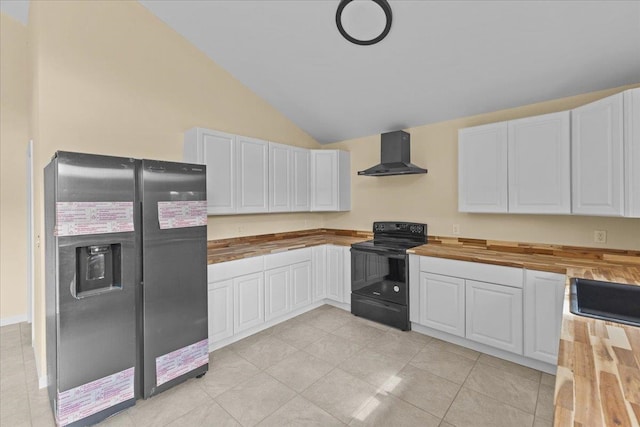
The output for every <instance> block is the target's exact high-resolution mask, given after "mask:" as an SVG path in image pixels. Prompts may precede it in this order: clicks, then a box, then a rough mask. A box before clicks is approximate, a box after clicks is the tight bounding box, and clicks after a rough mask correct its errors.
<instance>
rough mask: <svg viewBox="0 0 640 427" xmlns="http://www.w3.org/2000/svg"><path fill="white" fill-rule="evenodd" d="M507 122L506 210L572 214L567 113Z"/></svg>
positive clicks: (569, 137) (568, 117)
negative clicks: (507, 200) (507, 206)
mask: <svg viewBox="0 0 640 427" xmlns="http://www.w3.org/2000/svg"><path fill="white" fill-rule="evenodd" d="M507 123H508V149H507V152H508V159H509V160H508V170H509V179H508V187H509V209H508V211H509V212H513V213H546V214H569V213H571V180H570V178H571V167H570V165H571V160H570V146H571V131H570V125H571V123H570V113H569V112H568V111H562V112H559V113H553V114H545V115H542V116H535V117H527V118H524V119H519V120H511V121H509V122H507Z"/></svg>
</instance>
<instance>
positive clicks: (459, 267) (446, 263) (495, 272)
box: [420, 256, 524, 288]
mask: <svg viewBox="0 0 640 427" xmlns="http://www.w3.org/2000/svg"><path fill="white" fill-rule="evenodd" d="M420 271H424V272H427V273H436V274H443V275H445V276H453V277H460V278H463V279H472V280H477V281H480V282H490V283H497V284H500V285H505V286H511V287H514V288H522V284H523V281H524V272H523V269H522V268H515V267H505V266H502V265H492V264H481V263H478V262H468V261H458V260H453V259H446V258H435V257H424V256H423V257H420Z"/></svg>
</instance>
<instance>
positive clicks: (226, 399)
mask: <svg viewBox="0 0 640 427" xmlns="http://www.w3.org/2000/svg"><path fill="white" fill-rule="evenodd" d="M30 336H31V329H30V326H29V325H28V324H26V323H22V324H19V325H11V326H6V327H3V328H0V349H1V352H0V362H1V365H0V380H1V385H2V387H1V392H0V425H1V426H11V427H19V426H34V427H40V426H43V427H46V426H53V425H54V421H53V416H52V412H51V409H50V407H49V401H48V398H47V393H46V391H45V390H39V389H38V381H37V378H36V371H35V361H34V356H33V349H32V348H31V342H30ZM553 384H554V377H553V376H551V375H547V374H544V373H541V372H539V371H536V370H533V369H529V368H526V367H523V366H520V365H516V364H514V363H510V362H506V361H504V360H501V359H498V358H495V357H491V356H488V355H485V354H481V353H478V352H476V351H473V350H469V349H466V348H463V347H459V346H456V345H453V344H449V343H446V342H443V341H440V340H437V339H434V338H430V337H427V336H424V335H421V334H418V333H416V332H401V331H398V330H395V329H391V328H388V327H386V326H383V325H379V324H377V323H373V322H369V321H367V320H364V319H361V318H357V317H354V316H352V315H351V314H349V313H347V312H345V311H343V310H340V309H337V308H334V307H331V306H328V305H325V306H322V307H320V308H317V309H315V310H313V311H310V312H308V313H305V314H303V315H301V316H298V317H296V318H294V319H291V320H288V321H286V322H284V323H281V324H279V325H277V326H274V327H272V328H270V329H267V330H265V331H262V332H260V333H258V334H255V335H253V336H251V337H248V338H246V339H244V340H242V341H239V342H237V343H234V344H232V345H230V346H228V347H226V348H224V349H221V350H218V351H215V352H213V353H211V355H210V365H209V372H208V373H207V374H206V375H205V376H204V377H203V378H202V379H192V380H189V381H187V382H185V383H183V384H181V385H179V386H177V387H174V388H173V389H171V390H168V391H166V392H164V393H162V394H160V395H158V396H155V397H153V398H151V399H148V400H145V401H139V402H138V403H137V404H136V406H135V407H133V408H130V409H128V410H127V411H124V412H122V413H120V414H118V415H115V416H113V417H111V418H110V419H108V420H105V421H104V422H103V423H101V425H102V426H198V427H203V426H216V427H217V426H255V425H258V426H278V427H279V426H303V425H305V426H322V427H324V426H344V425H351V426H364V425H368V426H421V427H430V426H434V427H436V426H457V427H464V426H474V427H477V426H491V427H499V426H508V427H517V426H527V427H532V426H536V427H541V426H551V425H552V424H553V423H552V421H551V419H552V416H553V407H552V402H553Z"/></svg>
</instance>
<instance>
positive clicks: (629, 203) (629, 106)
mask: <svg viewBox="0 0 640 427" xmlns="http://www.w3.org/2000/svg"><path fill="white" fill-rule="evenodd" d="M624 160H625V168H624V170H625V185H624V188H625V201H624V210H625V212H624V215H625V216H630V217H634V218H639V217H640V88H636V89H631V90H628V91H625V92H624Z"/></svg>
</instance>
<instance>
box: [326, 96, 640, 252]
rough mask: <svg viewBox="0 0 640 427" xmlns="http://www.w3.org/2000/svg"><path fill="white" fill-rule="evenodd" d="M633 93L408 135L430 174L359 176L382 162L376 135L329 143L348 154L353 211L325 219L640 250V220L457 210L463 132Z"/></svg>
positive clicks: (416, 159)
mask: <svg viewBox="0 0 640 427" xmlns="http://www.w3.org/2000/svg"><path fill="white" fill-rule="evenodd" d="M636 86H637V85H636ZM630 87H633V86H627V87H622V88H616V89H611V90H605V91H600V92H594V93H589V94H584V95H579V96H574V97H570V98H564V99H559V100H554V101H549V102H543V103H539V104H533V105H527V106H524V107H519V108H513V109H509V110H503V111H497V112H495V113H489V114H482V115H479V116H473V117H465V118H462V119H457V120H451V121H447V122H442V123H436V124H432V125H426V126H419V127H415V128H412V129H408V131H409V133H410V134H411V160H412V162H413V163H415V164H417V165H418V166H421V167H424V168H427V169H428V170H429V173H428V174H427V175H407V176H390V177H363V176H357V175H356V171H358V170H362V169H365V168H367V167H369V166H372V165H373V164H375V163H378V162H379V161H380V151H379V150H380V136H379V135H375V136H371V137H366V138H359V139H354V140H350V141H345V142H342V143H337V144H331V145H329V146H328V148H343V149H345V150H348V151H350V152H351V170H352V184H351V185H352V196H351V197H352V210H351V212H345V213H336V214H326V215H325V226H326V227H332V228H349V229H359V230H368V229H370V227H371V222H372V221H374V220H408V221H418V222H426V223H427V224H428V225H429V234H431V235H439V236H451V235H452V226H453V224H459V225H460V235H461V236H464V237H473V238H480V239H494V240H509V241H523V242H535V243H560V244H567V245H579V246H599V247H609V248H621V249H637V250H638V249H640V220H639V219H632V218H603V217H583V216H560V215H513V214H512V215H507V214H505V215H499V214H468V213H459V212H458V175H457V174H458V143H457V142H458V129H460V128H464V127H468V126H476V125H480V124H485V123H492V122H498V121H503V120H510V119H516V118H520V117H527V116H534V115H538V114H544V113H551V112H556V111H562V110H567V109H571V108H574V107H576V106H579V105H583V104H586V103H588V102H590V101H593V100H596V99H599V98H603V97H605V96H607V95H610V94H613V93H617V92H620V91H622V90H623V89H625V88H630ZM594 230H607V233H608V234H607V243H606V244H604V245H597V244H595V243H594V242H593V231H594Z"/></svg>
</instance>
